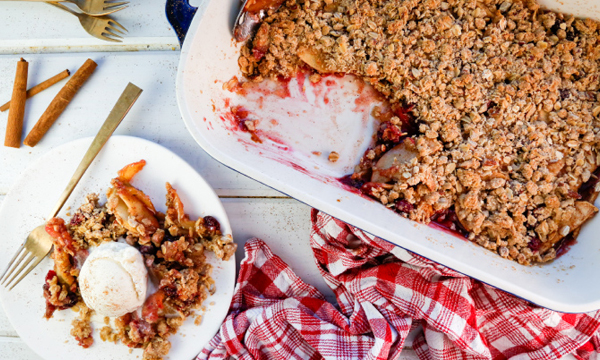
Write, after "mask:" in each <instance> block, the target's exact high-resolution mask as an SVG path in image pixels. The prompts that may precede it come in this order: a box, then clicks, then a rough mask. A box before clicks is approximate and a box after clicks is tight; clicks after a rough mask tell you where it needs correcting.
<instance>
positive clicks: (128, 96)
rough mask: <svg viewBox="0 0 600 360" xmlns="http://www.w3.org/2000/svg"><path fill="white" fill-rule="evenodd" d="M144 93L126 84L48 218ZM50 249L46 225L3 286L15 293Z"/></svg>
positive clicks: (4, 278)
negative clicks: (13, 289) (17, 286)
mask: <svg viewBox="0 0 600 360" xmlns="http://www.w3.org/2000/svg"><path fill="white" fill-rule="evenodd" d="M141 93H142V89H140V88H138V87H137V86H135V85H133V84H132V83H129V85H127V87H126V88H125V91H123V93H122V94H121V97H119V100H118V101H117V103H116V104H115V106H114V107H113V109H112V110H111V112H110V114H109V115H108V118H107V119H106V121H104V124H102V127H101V128H100V131H98V134H97V135H96V137H95V138H94V141H92V144H91V145H90V147H89V148H88V150H87V152H86V153H85V155H84V156H83V159H82V160H81V163H79V166H78V167H77V170H75V174H73V177H71V180H70V181H69V184H68V185H67V188H66V189H65V190H64V191H63V193H62V194H61V195H60V198H59V200H58V203H57V204H56V206H55V207H54V210H52V213H51V214H50V216H49V217H48V219H51V218H53V217H55V216H56V214H58V212H59V211H60V209H61V208H62V207H63V205H64V204H65V202H66V201H67V199H68V198H69V196H70V195H71V193H72V192H73V190H74V189H75V187H76V186H77V183H79V180H80V179H81V177H82V176H83V174H84V173H85V171H86V170H87V169H88V167H89V166H90V164H91V163H92V161H94V158H96V155H98V153H99V152H100V150H101V149H102V147H103V146H104V144H106V142H107V141H108V138H110V136H111V135H112V133H113V132H114V131H115V129H116V128H117V126H119V124H120V123H121V121H122V120H123V118H124V117H125V115H127V113H128V112H129V109H131V107H132V106H133V104H134V103H135V101H136V100H137V98H138V97H139V96H140V94H141ZM51 249H52V237H51V236H50V235H49V234H48V233H47V232H46V225H45V224H44V225H40V226H38V227H36V228H35V229H33V231H32V232H31V233H30V234H29V236H27V240H25V243H24V244H23V245H21V247H20V248H19V250H17V252H16V254H15V255H14V256H13V258H12V259H11V260H10V262H9V263H8V267H7V268H6V270H4V273H3V274H2V276H0V285H4V286H7V287H8V286H9V285H11V283H12V286H11V287H10V288H9V289H8V290H12V288H14V287H15V286H16V285H17V284H18V283H19V282H20V281H21V280H23V278H24V277H25V276H26V275H27V274H29V273H30V272H31V270H33V269H34V268H35V267H36V266H37V265H38V264H39V263H40V261H42V260H43V259H44V258H45V257H46V255H48V253H49V252H50V250H51ZM17 258H18V260H17ZM15 260H16V262H15ZM32 262H33V263H32ZM29 264H31V265H29ZM19 265H20V267H19ZM28 265H29V267H28V268H27V270H25V268H26V267H27V266H28ZM17 267H19V269H18V270H17V271H16V272H15V269H16V268H17ZM13 273H14V275H13ZM11 275H12V277H11ZM19 275H21V276H20V277H19V278H18V279H17V281H15V282H13V280H14V279H15V278H16V277H17V276H19ZM9 278H10V280H8V282H7V279H9Z"/></svg>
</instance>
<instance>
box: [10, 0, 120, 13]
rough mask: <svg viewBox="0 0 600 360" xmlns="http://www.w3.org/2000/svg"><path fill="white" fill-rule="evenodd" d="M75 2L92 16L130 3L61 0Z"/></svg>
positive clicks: (37, 0)
mask: <svg viewBox="0 0 600 360" xmlns="http://www.w3.org/2000/svg"><path fill="white" fill-rule="evenodd" d="M2 1H34V2H46V1H48V0H2ZM61 1H63V2H70V3H72V4H75V5H76V6H77V7H78V8H79V9H80V10H81V11H82V12H83V13H84V14H87V15H91V16H104V15H108V14H112V13H114V12H117V11H119V10H123V9H125V8H126V7H127V5H128V4H129V3H128V2H126V1H123V2H115V1H114V0H61Z"/></svg>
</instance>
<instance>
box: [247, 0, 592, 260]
mask: <svg viewBox="0 0 600 360" xmlns="http://www.w3.org/2000/svg"><path fill="white" fill-rule="evenodd" d="M275 3H278V2H277V1H276V2H275ZM265 13H266V16H265V17H264V19H263V20H262V22H261V23H260V26H259V27H258V29H257V31H256V32H255V34H254V36H253V38H251V39H250V40H249V41H247V42H246V43H245V45H244V46H243V47H242V49H241V56H240V57H239V61H238V63H239V66H240V69H241V71H242V72H243V74H244V75H245V76H246V77H247V78H249V79H250V80H252V81H262V80H263V79H267V78H272V79H276V78H281V77H284V78H289V77H292V76H295V75H296V74H297V73H298V72H299V71H309V72H310V73H311V75H310V76H309V79H310V81H312V82H318V81H320V79H321V77H322V76H323V75H326V74H333V73H342V74H352V75H355V76H358V77H361V78H362V79H364V81H366V82H368V83H370V84H371V85H373V86H374V87H375V88H376V89H377V90H378V91H379V92H380V93H381V94H382V95H384V96H385V98H386V99H387V100H388V102H389V105H390V106H389V108H375V109H374V111H373V115H374V117H375V118H377V119H378V120H379V121H380V124H379V128H378V131H377V133H376V134H375V135H374V137H375V138H376V140H375V145H374V146H373V147H372V148H370V149H369V150H368V151H367V152H366V153H365V155H364V157H363V158H362V160H361V161H360V164H358V165H357V166H356V169H355V171H354V174H352V176H351V179H350V180H349V182H350V183H351V184H352V185H354V186H356V187H359V188H360V189H361V190H362V191H363V193H365V194H367V195H369V196H371V197H374V198H376V199H378V200H379V201H380V202H381V203H383V204H384V205H386V206H387V207H388V208H391V209H393V210H395V211H397V212H399V213H401V214H402V215H403V216H405V217H408V218H410V219H412V220H416V221H419V222H423V223H428V222H431V221H435V222H437V223H442V224H449V225H448V227H450V228H451V229H452V230H455V231H457V232H459V233H461V234H463V235H464V236H466V237H468V239H470V240H472V241H474V242H476V243H478V244H480V245H481V246H483V247H485V248H486V249H489V250H491V251H494V252H497V253H498V254H499V255H500V256H502V257H504V258H508V259H512V260H516V261H518V262H519V263H521V264H531V263H536V262H547V261H550V260H552V259H554V258H555V257H556V253H557V249H559V248H560V246H562V244H564V243H565V239H569V238H571V239H572V238H575V237H576V236H577V234H578V233H579V230H580V227H581V226H582V224H583V223H585V222H586V221H587V220H588V219H590V218H591V217H592V216H594V214H596V213H597V212H598V209H597V208H596V207H595V206H594V205H593V202H594V200H595V199H596V196H597V194H598V190H599V189H598V187H597V186H596V181H597V176H596V174H595V172H596V169H597V167H598V164H599V163H600V155H599V154H598V144H599V141H600V122H599V121H598V117H599V114H600V94H599V93H598V89H599V86H600V72H599V66H598V65H599V59H600V44H599V41H600V27H599V26H598V23H597V22H596V21H593V20H590V19H578V18H574V17H573V16H570V15H566V14H561V13H556V12H552V11H547V10H544V9H541V8H540V6H539V5H538V4H537V3H536V2H535V1H533V0H527V1H518V0H514V1H512V0H480V1H476V0H445V1H442V0H387V1H384V0H317V1H311V0H287V1H285V2H284V3H283V4H281V6H280V7H276V6H271V8H270V9H268V10H266V11H265Z"/></svg>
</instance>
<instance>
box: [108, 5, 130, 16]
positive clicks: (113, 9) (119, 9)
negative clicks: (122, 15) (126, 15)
mask: <svg viewBox="0 0 600 360" xmlns="http://www.w3.org/2000/svg"><path fill="white" fill-rule="evenodd" d="M128 7H129V6H122V7H116V8H113V7H110V8H104V10H103V11H102V16H106V15H110V14H113V13H116V12H117V11H121V10H123V9H125V8H128Z"/></svg>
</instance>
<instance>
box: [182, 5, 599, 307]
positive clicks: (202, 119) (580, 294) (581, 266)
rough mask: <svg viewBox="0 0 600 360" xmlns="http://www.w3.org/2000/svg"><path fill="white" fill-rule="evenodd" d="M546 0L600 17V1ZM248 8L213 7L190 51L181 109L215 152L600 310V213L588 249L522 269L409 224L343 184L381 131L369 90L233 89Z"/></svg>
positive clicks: (479, 273) (335, 207)
mask: <svg viewBox="0 0 600 360" xmlns="http://www.w3.org/2000/svg"><path fill="white" fill-rule="evenodd" d="M542 3H544V4H545V5H546V6H548V7H551V8H553V9H560V10H562V11H569V12H573V13H576V14H579V15H586V16H590V17H595V18H600V7H599V6H598V5H599V4H600V0H594V1H585V2H582V1H578V0H571V1H568V0H565V1H558V0H544V1H542ZM239 6H240V2H239V0H219V1H217V0H211V1H208V0H207V1H204V2H203V3H202V4H201V6H200V8H199V10H198V12H197V14H196V16H195V18H194V20H193V22H192V24H191V27H190V30H189V32H188V34H187V37H186V41H185V43H184V45H183V48H182V51H181V60H180V64H179V71H178V75H177V99H178V102H179V108H180V110H181V113H182V115H183V118H184V120H185V123H186V126H187V127H188V129H189V131H190V133H191V134H192V136H193V137H194V138H195V139H196V141H197V142H198V143H199V144H200V146H202V148H203V149H204V150H205V151H207V152H208V153H209V154H210V155H211V156H213V157H214V158H215V159H217V160H218V161H220V162H222V163H223V164H225V165H227V166H229V167H231V168H233V169H235V170H237V171H239V172H241V173H243V174H245V175H247V176H250V177H251V178H254V179H256V180H258V181H260V182H262V183H264V184H266V185H269V186H271V187H273V188H275V189H277V190H279V191H282V192H284V193H286V194H288V195H290V196H292V197H294V198H296V199H298V200H300V201H302V202H304V203H306V204H309V205H311V206H313V207H315V208H318V209H320V210H322V211H324V212H326V213H329V214H331V215H332V216H335V217H337V218H339V219H341V220H344V221H346V222H348V223H350V224H353V225H355V226H357V227H359V228H361V229H364V230H366V231H368V232H370V233H372V234H374V235H377V236H379V237H381V238H384V239H386V240H388V241H390V242H392V243H394V244H396V245H399V246H402V247H404V248H406V249H408V250H411V251H413V252H415V253H417V254H420V255H422V256H425V257H427V258H429V259H432V260H434V261H436V262H439V263H441V264H444V265H446V266H448V267H450V268H452V269H454V270H456V271H459V272H462V273H464V274H466V275H469V276H471V277H473V278H476V279H479V280H481V281H483V282H486V283H488V284H491V285H493V286H495V287H498V288H500V289H503V290H505V291H507V292H510V293H513V294H515V295H517V296H520V297H522V298H525V299H527V300H529V301H531V302H534V303H536V304H539V305H542V306H545V307H547V308H550V309H554V310H559V311H563V312H586V311H592V310H596V309H599V308H600V287H598V286H591V284H593V283H595V279H594V276H595V274H598V273H600V238H598V237H597V236H595V235H594V234H598V233H599V232H600V216H596V217H595V218H594V219H592V220H590V221H589V222H588V223H587V224H586V225H585V226H584V228H583V229H582V231H581V234H580V235H579V238H578V240H577V241H578V244H576V245H575V246H573V247H572V248H571V250H570V251H569V252H567V253H566V254H565V255H563V256H562V257H560V258H559V259H557V260H556V261H554V262H553V263H551V264H547V265H543V266H532V267H525V266H521V265H519V264H517V263H516V262H513V261H509V260H505V259H502V258H500V257H499V256H497V255H495V254H493V253H492V252H490V251H487V250H485V249H483V248H482V247H480V246H477V245H475V244H473V243H471V242H469V241H465V240H463V239H461V238H459V237H456V236H454V235H451V234H447V233H444V232H442V231H440V230H438V229H435V228H433V227H429V226H425V225H420V224H417V223H415V222H412V221H409V220H407V219H405V218H402V217H400V216H398V215H397V214H395V213H394V212H392V211H390V210H387V209H385V208H384V207H383V206H382V205H381V204H379V203H377V202H375V201H371V200H368V199H365V198H363V197H361V196H359V195H357V194H355V193H352V192H349V191H347V190H345V189H343V188H342V187H341V186H340V184H339V182H338V181H336V180H335V179H336V178H339V177H341V176H343V175H345V174H348V173H351V172H352V168H353V166H354V165H355V164H357V163H358V160H359V158H360V156H361V155H362V153H363V151H364V150H365V149H366V148H367V147H368V146H369V143H370V141H371V136H372V133H373V132H372V129H373V124H372V121H371V120H370V119H369V113H370V109H371V107H372V105H373V103H371V107H369V106H365V105H364V104H365V101H363V100H365V99H366V100H368V98H369V96H370V95H369V94H368V91H367V92H365V90H363V91H362V95H361V96H360V97H358V96H357V92H360V91H359V90H360V89H359V86H358V85H357V84H356V83H353V82H352V81H348V80H347V79H337V78H333V77H329V78H328V80H331V81H332V83H331V84H330V85H328V84H327V83H326V81H322V82H321V84H319V85H317V86H311V85H310V84H308V82H307V81H305V80H304V79H292V81H291V82H290V83H289V84H288V85H287V88H283V89H281V88H279V89H275V87H276V86H277V85H274V84H270V85H269V84H267V85H264V87H263V88H262V89H261V90H260V91H255V92H254V93H253V95H252V96H249V97H247V98H242V97H240V96H239V95H237V94H235V93H232V92H228V91H226V90H223V84H224V83H225V82H226V81H228V80H230V79H231V78H232V77H233V76H237V77H238V78H241V74H240V71H239V68H238V64H237V60H238V57H239V48H240V45H239V44H236V43H235V42H234V41H233V40H232V38H231V28H232V25H233V22H234V20H235V16H236V14H237V12H238V9H239ZM261 86H263V85H261ZM278 90H279V95H278V94H277V92H278ZM281 90H283V96H281V95H282V91H281ZM288 95H289V96H288ZM367 102H368V101H367ZM234 105H242V106H244V107H245V108H247V109H248V110H250V111H251V116H252V117H253V118H254V119H257V120H259V123H258V125H257V128H258V129H259V131H260V134H259V137H262V139H263V143H256V142H254V141H252V140H251V139H250V135H249V134H248V133H247V132H243V131H236V130H235V128H236V124H235V120H234V119H232V118H231V116H230V115H227V112H228V109H229V108H230V107H231V106H234ZM330 151H336V152H338V153H339V154H340V156H341V157H340V160H339V161H338V162H336V163H335V164H334V163H331V162H328V161H327V154H329V152H330ZM313 152H317V153H318V152H321V153H322V154H321V155H315V154H314V153H313Z"/></svg>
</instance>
